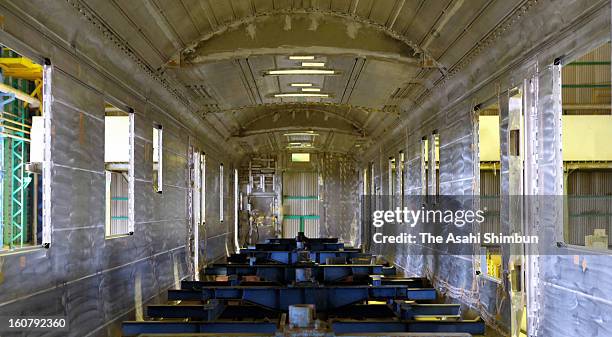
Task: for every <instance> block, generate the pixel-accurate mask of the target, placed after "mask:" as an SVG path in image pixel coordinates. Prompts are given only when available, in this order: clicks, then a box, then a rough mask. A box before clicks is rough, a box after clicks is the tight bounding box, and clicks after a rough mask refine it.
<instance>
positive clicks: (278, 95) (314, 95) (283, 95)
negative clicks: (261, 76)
mask: <svg viewBox="0 0 612 337" xmlns="http://www.w3.org/2000/svg"><path fill="white" fill-rule="evenodd" d="M274 97H280V98H282V97H329V94H316V93H306V92H292V93H285V94H274Z"/></svg>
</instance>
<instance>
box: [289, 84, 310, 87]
mask: <svg viewBox="0 0 612 337" xmlns="http://www.w3.org/2000/svg"><path fill="white" fill-rule="evenodd" d="M290 85H291V86H292V87H312V83H291V84H290Z"/></svg>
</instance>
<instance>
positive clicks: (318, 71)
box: [266, 69, 336, 75]
mask: <svg viewBox="0 0 612 337" xmlns="http://www.w3.org/2000/svg"><path fill="white" fill-rule="evenodd" d="M266 74H267V75H334V74H336V71H335V70H333V69H275V70H268V71H267V72H266Z"/></svg>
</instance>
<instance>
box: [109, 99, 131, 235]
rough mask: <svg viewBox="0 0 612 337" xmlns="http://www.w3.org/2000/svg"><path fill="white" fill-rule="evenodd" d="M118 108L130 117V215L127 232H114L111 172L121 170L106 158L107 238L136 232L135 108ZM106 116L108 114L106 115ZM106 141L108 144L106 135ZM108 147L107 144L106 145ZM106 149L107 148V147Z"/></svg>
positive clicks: (128, 167) (128, 206) (128, 173)
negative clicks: (112, 230)
mask: <svg viewBox="0 0 612 337" xmlns="http://www.w3.org/2000/svg"><path fill="white" fill-rule="evenodd" d="M106 104H111V105H112V106H113V107H115V108H117V106H121V104H115V103H113V102H110V101H105V105H106ZM117 109H118V110H120V111H122V112H125V113H126V114H127V117H128V147H129V148H128V156H129V158H128V162H127V176H128V178H127V183H128V193H127V195H128V196H127V198H128V200H127V204H128V205H127V211H128V216H127V225H126V230H125V233H112V232H111V229H112V225H111V221H112V218H111V217H112V216H111V214H112V209H111V207H112V206H111V202H112V200H111V198H112V197H111V194H112V191H111V182H112V180H111V179H112V178H111V174H112V172H119V170H117V169H113V167H112V166H113V163H107V162H106V158H105V159H104V160H105V162H104V166H105V167H104V172H105V181H106V185H105V186H106V188H105V191H106V192H105V193H106V198H105V221H104V237H105V239H114V238H119V237H124V236H131V235H133V234H134V222H135V220H134V218H135V210H134V208H135V207H134V181H135V177H134V175H135V172H134V167H135V158H134V145H135V132H134V124H135V112H134V109H132V108H130V107H127V108H126V109H122V108H117ZM105 117H106V116H105ZM104 130H105V133H106V119H105V123H104ZM104 141H105V144H106V135H105V137H104ZM105 147H106V146H105ZM105 150H106V149H105Z"/></svg>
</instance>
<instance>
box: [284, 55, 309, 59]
mask: <svg viewBox="0 0 612 337" xmlns="http://www.w3.org/2000/svg"><path fill="white" fill-rule="evenodd" d="M289 59H290V60H314V59H315V57H314V56H312V55H291V56H289Z"/></svg>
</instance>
